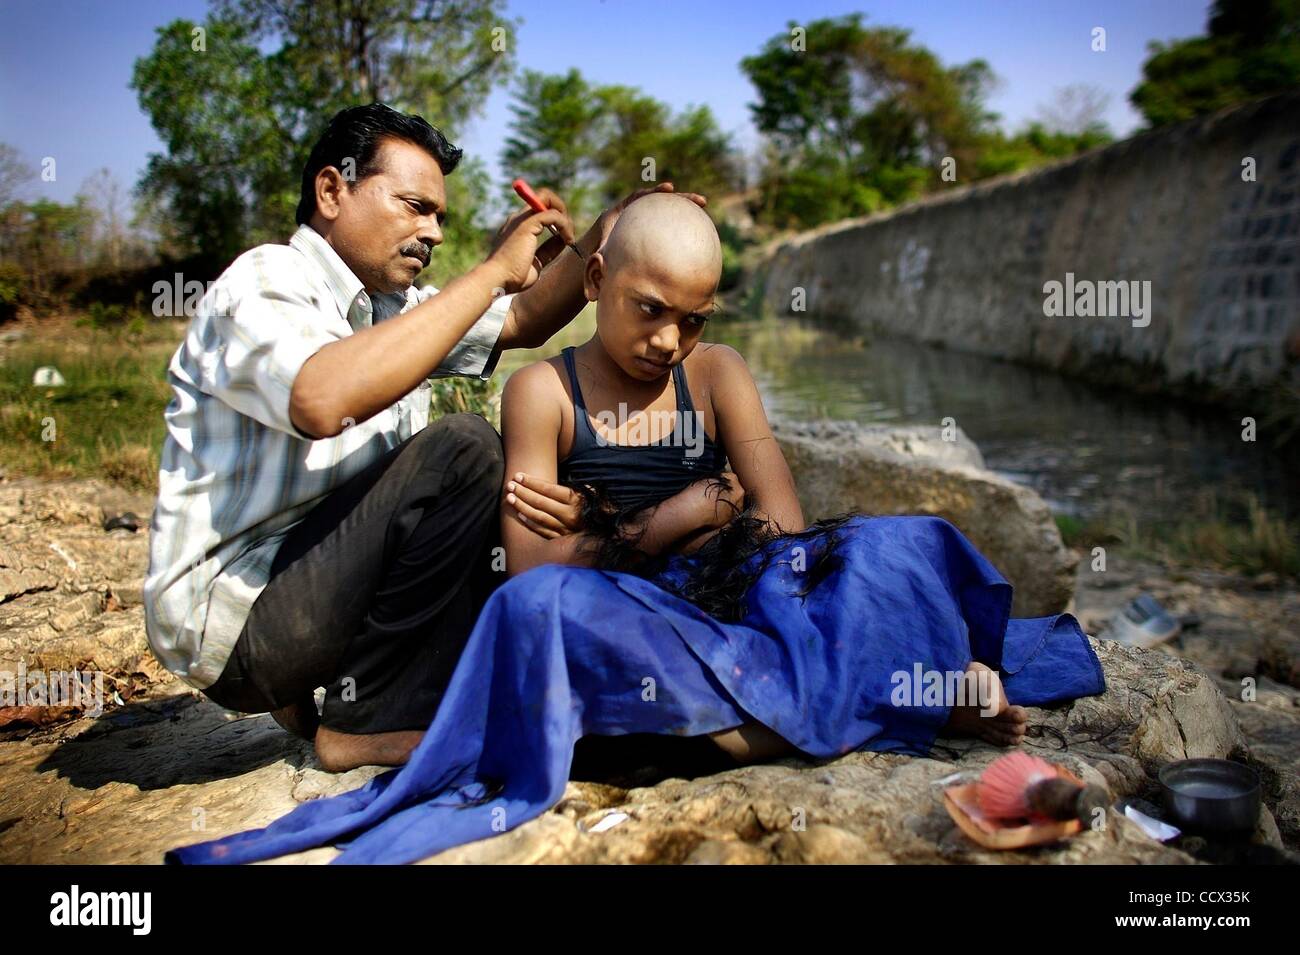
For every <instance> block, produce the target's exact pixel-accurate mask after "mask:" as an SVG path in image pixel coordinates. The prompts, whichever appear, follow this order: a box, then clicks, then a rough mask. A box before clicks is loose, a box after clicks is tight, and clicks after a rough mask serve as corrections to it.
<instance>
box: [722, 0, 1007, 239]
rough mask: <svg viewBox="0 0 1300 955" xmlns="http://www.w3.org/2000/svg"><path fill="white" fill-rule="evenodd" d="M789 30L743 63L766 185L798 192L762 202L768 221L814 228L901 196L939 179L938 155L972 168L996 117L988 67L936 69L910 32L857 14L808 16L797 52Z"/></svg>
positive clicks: (976, 63)
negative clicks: (764, 155)
mask: <svg viewBox="0 0 1300 955" xmlns="http://www.w3.org/2000/svg"><path fill="white" fill-rule="evenodd" d="M795 27H796V24H795V23H793V22H792V23H790V24H789V28H790V29H789V30H788V31H787V32H785V33H781V34H778V35H776V36H774V37H772V38H771V39H769V40H768V42H767V43H766V44H765V45H764V46H763V49H762V50H761V51H760V52H759V53H758V54H757V55H755V56H750V57H746V58H745V59H743V60H742V61H741V69H742V70H744V71H745V73H746V75H747V76H748V77H749V79H750V81H751V82H752V83H753V84H754V87H755V89H756V90H757V93H758V101H757V102H756V103H753V104H751V107H750V108H751V110H752V112H753V116H754V120H755V123H756V125H757V126H758V128H759V130H760V131H761V132H762V133H764V134H765V135H766V136H767V137H768V139H769V141H770V142H771V144H772V146H773V152H772V153H771V161H770V162H769V163H768V165H767V168H766V170H765V172H764V175H763V179H764V181H763V188H764V191H765V192H768V191H772V190H794V192H795V193H797V195H798V197H799V198H795V197H794V196H789V197H781V196H778V197H777V198H775V199H774V200H773V201H771V202H769V203H767V208H768V211H769V212H770V213H771V214H772V215H773V216H775V218H776V219H777V221H780V222H782V224H788V225H813V224H816V223H817V222H820V221H825V220H824V219H823V218H822V217H823V216H838V215H840V214H847V215H853V214H857V213H862V212H869V211H872V209H874V208H875V207H877V206H878V205H879V204H880V203H881V202H885V203H894V202H901V201H903V200H905V199H908V198H910V197H912V196H913V195H915V194H916V193H917V192H919V191H920V190H921V189H922V188H923V187H924V184H925V183H927V182H934V181H936V180H937V169H938V167H939V163H940V161H941V160H942V159H943V158H944V157H952V158H953V159H955V160H956V161H957V163H958V165H959V166H961V167H963V168H972V167H973V166H974V162H975V159H976V158H977V155H978V150H979V148H980V144H981V140H982V137H983V136H984V135H985V134H986V133H987V131H988V130H989V129H990V127H991V125H992V123H993V121H994V120H995V119H996V117H995V116H994V115H993V114H991V113H989V112H988V111H987V110H986V108H985V100H986V97H987V94H988V91H989V89H990V88H991V86H992V83H993V74H992V71H991V70H990V69H989V66H988V64H987V63H985V62H984V61H983V60H972V61H971V62H969V63H966V64H962V65H959V66H955V67H946V66H944V65H943V64H942V63H941V62H940V61H939V60H938V58H937V57H936V56H935V55H934V54H933V53H931V52H930V51H929V50H927V49H925V48H924V47H921V46H918V45H914V44H912V43H911V41H910V38H911V34H910V32H909V31H907V30H902V29H897V28H892V27H876V28H868V27H866V26H864V25H863V23H862V15H861V14H850V15H847V16H843V17H838V18H834V19H823V20H816V21H813V22H811V23H808V24H807V25H806V26H805V28H804V30H805V33H804V38H805V44H804V47H805V48H802V49H800V48H796V44H795V43H793V42H792V31H793V30H794V28H795ZM819 182H820V183H823V184H824V189H825V191H824V192H822V193H820V194H819V190H818V183H819ZM786 220H789V221H786Z"/></svg>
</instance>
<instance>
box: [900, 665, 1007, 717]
mask: <svg viewBox="0 0 1300 955" xmlns="http://www.w3.org/2000/svg"><path fill="white" fill-rule="evenodd" d="M993 679H994V673H993V671H992V670H981V669H974V670H927V669H925V668H924V667H923V666H921V664H920V663H914V664H913V665H912V669H911V671H910V672H909V671H908V670H895V671H894V672H893V673H892V674H890V677H889V682H890V683H892V684H894V689H893V691H892V692H891V693H890V694H889V702H890V703H892V704H893V705H894V706H978V707H979V708H980V716H997V715H998V710H997V707H996V702H997V699H998V694H997V693H995V692H993Z"/></svg>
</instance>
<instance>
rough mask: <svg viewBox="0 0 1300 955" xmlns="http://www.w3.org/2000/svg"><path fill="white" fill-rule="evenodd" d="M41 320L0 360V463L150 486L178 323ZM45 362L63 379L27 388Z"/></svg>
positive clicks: (27, 471) (18, 470)
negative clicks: (44, 322) (48, 322)
mask: <svg viewBox="0 0 1300 955" xmlns="http://www.w3.org/2000/svg"><path fill="white" fill-rule="evenodd" d="M137 318H139V316H134V317H132V318H129V319H127V320H126V321H122V322H111V323H106V324H100V323H98V322H94V321H93V320H92V321H90V322H85V320H84V319H83V322H84V324H80V325H78V324H76V323H69V322H60V323H54V324H51V325H46V326H40V327H38V328H36V329H34V330H33V332H32V333H31V338H30V340H22V341H19V342H17V343H15V344H13V345H11V346H9V347H7V348H6V349H5V351H4V361H3V363H2V364H0V466H3V467H4V468H5V469H6V470H7V471H8V472H9V473H10V474H11V475H14V476H18V475H25V476H31V477H42V478H61V477H103V478H107V479H108V480H110V481H114V482H116V483H118V484H121V485H123V486H125V487H129V488H132V489H135V490H143V491H155V490H156V489H157V482H158V456H159V451H160V449H161V447H162V440H163V435H164V433H165V431H166V429H165V426H164V423H163V417H162V412H163V409H164V408H165V407H166V406H167V402H168V401H169V400H170V397H171V392H170V389H169V388H168V387H167V363H168V361H169V360H170V358H171V355H172V353H173V352H174V351H175V350H176V346H177V344H178V343H179V340H180V337H181V334H182V332H181V328H180V327H179V326H178V325H177V324H175V323H171V322H157V321H145V320H140V321H136V319H137ZM44 365H52V366H54V367H55V368H57V369H58V371H59V374H61V375H62V376H63V378H64V379H65V381H66V382H67V383H66V384H64V385H59V386H36V385H33V384H32V378H33V375H34V374H35V372H36V369H37V368H40V367H42V366H44Z"/></svg>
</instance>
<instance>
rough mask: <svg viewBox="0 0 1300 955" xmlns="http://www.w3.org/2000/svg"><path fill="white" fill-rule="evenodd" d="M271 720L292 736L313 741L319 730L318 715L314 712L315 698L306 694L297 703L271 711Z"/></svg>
mask: <svg viewBox="0 0 1300 955" xmlns="http://www.w3.org/2000/svg"><path fill="white" fill-rule="evenodd" d="M271 719H273V720H275V721H276V722H277V723H279V724H280V725H281V726H282V727H284V728H285V729H287V730H288V731H289V732H290V733H292V734H293V735H294V736H300V737H302V738H303V739H315V738H316V731H317V730H318V729H319V728H320V714H319V713H318V712H316V697H315V696H314V695H313V694H310V693H309V694H308V695H307V697H306V698H305V699H302V700H299V701H298V702H297V703H290V704H289V705H288V706H286V707H284V708H283V709H279V710H272V711H271Z"/></svg>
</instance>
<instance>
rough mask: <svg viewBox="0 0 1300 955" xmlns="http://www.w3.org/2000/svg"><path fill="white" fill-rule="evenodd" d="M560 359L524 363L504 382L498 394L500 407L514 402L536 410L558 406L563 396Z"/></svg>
mask: <svg viewBox="0 0 1300 955" xmlns="http://www.w3.org/2000/svg"><path fill="white" fill-rule="evenodd" d="M565 394H566V393H565V390H564V360H563V359H562V358H558V357H557V358H546V359H543V360H542V361H535V362H533V363H532V364H531V365H525V366H524V367H523V368H520V369H519V370H518V371H516V372H515V373H514V374H512V375H511V376H510V379H509V380H508V381H507V382H506V386H505V389H504V391H502V393H501V403H502V406H503V408H504V407H506V406H509V405H513V404H515V403H516V402H518V403H519V404H520V405H522V406H524V407H527V408H529V409H531V411H532V412H536V411H537V410H539V409H542V408H549V407H552V406H553V407H556V408H558V407H560V405H561V401H562V399H564V397H565Z"/></svg>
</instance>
